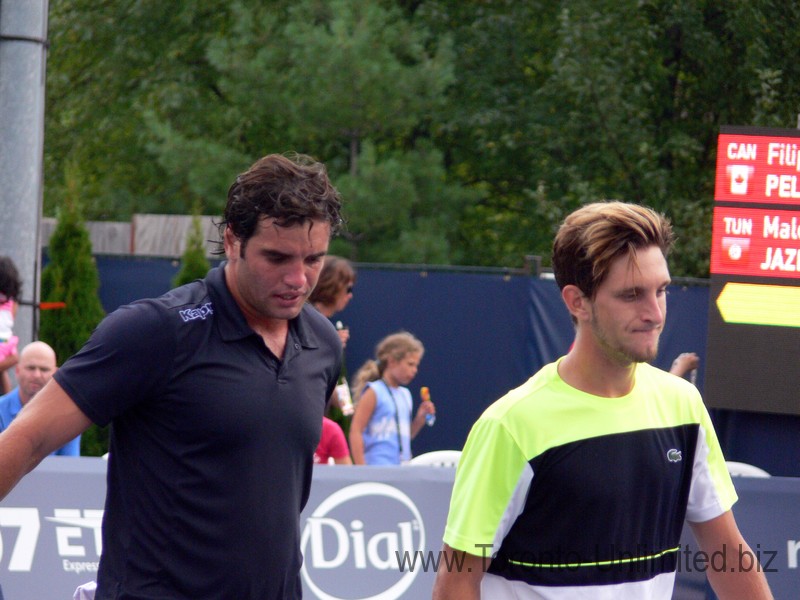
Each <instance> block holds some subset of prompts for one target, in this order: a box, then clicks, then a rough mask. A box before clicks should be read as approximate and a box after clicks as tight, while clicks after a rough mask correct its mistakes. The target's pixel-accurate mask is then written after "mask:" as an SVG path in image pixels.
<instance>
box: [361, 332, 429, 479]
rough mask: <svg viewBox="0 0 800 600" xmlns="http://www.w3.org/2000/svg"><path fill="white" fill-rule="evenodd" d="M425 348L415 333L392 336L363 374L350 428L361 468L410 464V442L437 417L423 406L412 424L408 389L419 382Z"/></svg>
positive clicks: (363, 367)
mask: <svg viewBox="0 0 800 600" xmlns="http://www.w3.org/2000/svg"><path fill="white" fill-rule="evenodd" d="M424 352H425V348H424V347H423V346H422V342H420V341H419V340H418V339H417V338H415V337H414V336H413V335H411V334H410V333H407V332H405V331H401V332H399V333H393V334H392V335H389V336H387V337H385V338H383V340H381V341H380V343H379V344H378V346H377V348H376V349H375V355H376V357H377V360H372V359H370V360H368V361H367V362H366V363H364V365H363V366H362V367H361V368H360V369H359V370H358V372H357V373H356V376H355V383H354V385H353V397H354V398H358V401H357V403H356V410H355V413H354V414H353V421H352V422H351V423H350V452H351V454H352V455H353V463H354V464H357V465H399V464H402V463H407V462H408V461H409V460H411V440H412V439H413V438H414V437H416V435H417V434H418V433H419V431H420V429H422V428H423V427H424V425H425V415H428V414H434V413H435V412H436V408H435V407H434V406H433V403H432V402H430V401H426V402H422V404H420V406H419V408H418V409H417V413H416V415H415V416H414V419H413V420H412V419H411V407H412V399H411V392H410V391H409V390H408V388H407V387H404V386H407V385H408V384H409V383H411V380H412V379H414V376H415V375H416V374H417V369H418V368H419V363H420V361H421V360H422V355H423V353H424Z"/></svg>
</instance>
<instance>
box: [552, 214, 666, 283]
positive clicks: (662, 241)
mask: <svg viewBox="0 0 800 600" xmlns="http://www.w3.org/2000/svg"><path fill="white" fill-rule="evenodd" d="M674 243H675V236H674V234H673V232H672V225H671V224H670V222H669V219H667V218H666V217H665V216H664V215H662V214H660V213H657V212H656V211H654V210H652V209H650V208H646V207H644V206H640V205H638V204H627V203H625V202H617V201H611V202H595V203H592V204H587V205H585V206H583V207H581V208H579V209H578V210H576V211H574V212H573V213H571V214H570V215H568V216H567V218H566V219H564V222H563V223H562V224H561V227H560V228H559V230H558V233H557V234H556V237H555V241H554V242H553V273H554V275H555V278H556V282H557V283H558V287H559V288H560V289H563V288H564V286H566V285H575V286H577V287H578V289H580V290H581V292H583V293H584V294H586V296H588V297H589V298H594V294H595V292H596V290H597V287H598V286H599V285H600V284H601V283H602V282H603V280H604V279H605V278H606V276H607V275H608V271H609V269H610V268H611V263H612V262H613V261H614V260H615V259H616V258H618V257H619V256H624V255H626V254H630V253H631V252H632V251H633V250H636V249H640V248H646V247H648V246H658V247H659V248H660V249H661V252H662V253H663V254H664V257H665V258H666V257H667V256H668V254H669V252H670V250H671V249H672V245H673V244H674Z"/></svg>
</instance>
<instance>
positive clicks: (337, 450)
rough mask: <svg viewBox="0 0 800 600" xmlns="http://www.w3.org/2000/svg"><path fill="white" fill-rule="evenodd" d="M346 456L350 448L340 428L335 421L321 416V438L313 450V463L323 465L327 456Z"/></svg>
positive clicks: (348, 454) (326, 462) (326, 460)
mask: <svg viewBox="0 0 800 600" xmlns="http://www.w3.org/2000/svg"><path fill="white" fill-rule="evenodd" d="M346 456H350V449H349V448H348V447H347V440H345V439H344V432H343V431H342V428H341V427H339V424H338V423H336V421H332V420H330V419H329V418H328V417H322V438H321V439H320V440H319V446H317V449H316V451H315V452H314V464H318V465H319V464H322V465H325V464H328V458H334V459H337V458H345V457H346Z"/></svg>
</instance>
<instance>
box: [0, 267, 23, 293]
mask: <svg viewBox="0 0 800 600" xmlns="http://www.w3.org/2000/svg"><path fill="white" fill-rule="evenodd" d="M21 292H22V281H21V280H20V278H19V271H17V266H16V265H15V264H14V261H13V260H11V259H10V258H8V257H7V256H0V296H5V299H2V298H0V300H1V301H2V302H5V301H6V300H19V295H20V293H21Z"/></svg>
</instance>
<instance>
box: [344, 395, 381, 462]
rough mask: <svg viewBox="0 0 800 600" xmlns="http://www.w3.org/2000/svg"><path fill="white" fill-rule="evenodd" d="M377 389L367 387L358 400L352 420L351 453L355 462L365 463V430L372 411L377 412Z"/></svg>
mask: <svg viewBox="0 0 800 600" xmlns="http://www.w3.org/2000/svg"><path fill="white" fill-rule="evenodd" d="M377 401H378V400H377V396H375V390H373V389H372V388H367V389H366V390H365V391H364V393H363V394H361V398H360V399H359V401H358V405H357V406H356V410H355V412H354V413H353V420H352V421H350V454H352V455H353V464H356V465H363V464H366V463H365V462H364V430H365V429H366V428H367V424H368V423H369V420H370V419H371V418H372V413H373V412H375V404H376V403H377Z"/></svg>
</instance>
